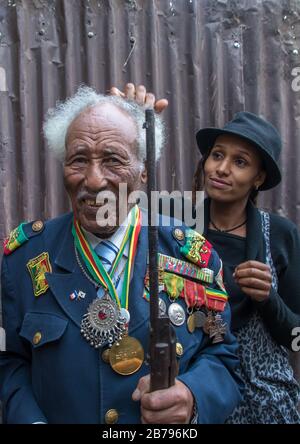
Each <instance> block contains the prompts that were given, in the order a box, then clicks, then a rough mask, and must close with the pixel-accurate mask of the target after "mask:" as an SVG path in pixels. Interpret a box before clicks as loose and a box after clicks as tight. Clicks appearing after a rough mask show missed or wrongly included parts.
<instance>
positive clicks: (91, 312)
mask: <svg viewBox="0 0 300 444" xmlns="http://www.w3.org/2000/svg"><path fill="white" fill-rule="evenodd" d="M128 217H129V216H128ZM130 218H131V220H130V221H128V222H129V223H128V227H127V229H126V233H125V235H124V238H123V240H122V243H121V246H120V248H119V252H118V254H117V256H116V258H115V260H114V263H113V266H112V269H111V271H110V274H108V273H107V271H106V269H105V267H104V266H103V264H102V262H101V260H100V258H99V257H98V256H97V254H96V253H95V251H94V250H93V249H92V248H91V246H90V244H89V243H88V242H87V240H86V239H85V237H84V235H83V232H82V230H81V228H80V225H79V223H78V221H77V220H76V218H75V217H74V221H73V227H72V233H73V236H74V242H75V247H76V249H77V250H78V251H79V253H80V255H81V257H82V258H83V260H84V262H85V265H86V267H87V269H88V270H89V272H90V274H91V275H92V277H93V279H94V280H95V281H96V282H97V284H100V286H102V287H104V289H105V294H104V296H103V297H102V298H99V297H98V298H97V299H95V300H94V301H93V302H92V303H91V304H90V305H89V307H88V311H87V313H86V314H85V315H84V316H83V318H82V321H81V333H82V335H83V336H84V338H85V339H86V340H87V341H88V342H89V343H90V345H91V346H93V347H95V348H99V347H101V346H102V345H104V344H106V343H108V345H109V347H111V346H112V344H113V343H114V342H116V345H119V341H121V339H122V337H123V335H124V333H125V332H126V330H127V327H128V323H129V321H130V314H129V311H128V295H129V282H130V275H131V267H132V265H133V262H134V256H135V252H136V247H137V241H138V237H139V233H140V229H141V212H140V210H139V208H138V207H137V206H135V207H134V208H133V209H132V211H131V213H130ZM127 242H129V254H128V260H127V263H126V266H125V273H124V282H123V287H122V290H121V294H120V295H118V293H117V290H116V285H115V284H114V282H113V277H114V273H115V271H116V269H117V266H118V264H119V262H120V260H121V258H122V256H123V253H124V250H125V247H126V245H127ZM76 249H75V251H76Z"/></svg>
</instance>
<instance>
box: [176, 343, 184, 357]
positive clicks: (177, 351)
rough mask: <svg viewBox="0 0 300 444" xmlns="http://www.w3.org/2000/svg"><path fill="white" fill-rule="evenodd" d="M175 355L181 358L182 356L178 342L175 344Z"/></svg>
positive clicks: (181, 348)
mask: <svg viewBox="0 0 300 444" xmlns="http://www.w3.org/2000/svg"><path fill="white" fill-rule="evenodd" d="M176 355H177V356H182V355H183V347H182V345H181V344H180V342H176Z"/></svg>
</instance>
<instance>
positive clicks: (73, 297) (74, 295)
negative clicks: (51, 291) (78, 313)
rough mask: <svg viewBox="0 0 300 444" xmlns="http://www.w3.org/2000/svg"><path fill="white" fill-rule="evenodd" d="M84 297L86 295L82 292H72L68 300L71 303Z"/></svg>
mask: <svg viewBox="0 0 300 444" xmlns="http://www.w3.org/2000/svg"><path fill="white" fill-rule="evenodd" d="M85 296H86V293H85V292H84V291H82V290H78V291H77V290H74V291H73V293H71V294H70V299H71V301H75V300H81V299H84V298H85Z"/></svg>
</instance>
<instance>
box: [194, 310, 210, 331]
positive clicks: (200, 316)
mask: <svg viewBox="0 0 300 444" xmlns="http://www.w3.org/2000/svg"><path fill="white" fill-rule="evenodd" d="M194 316H195V327H197V328H201V327H203V325H204V324H205V321H206V318H207V316H206V314H205V313H204V312H203V311H200V310H197V311H195V312H194Z"/></svg>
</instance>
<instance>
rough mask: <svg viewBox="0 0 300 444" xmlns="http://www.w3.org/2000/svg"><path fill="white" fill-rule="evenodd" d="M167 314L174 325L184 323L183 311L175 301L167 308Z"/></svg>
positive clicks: (177, 325)
mask: <svg viewBox="0 0 300 444" xmlns="http://www.w3.org/2000/svg"><path fill="white" fill-rule="evenodd" d="M168 315H169V318H170V321H171V322H172V324H174V325H175V326H176V327H179V326H180V325H182V324H184V321H185V312H184V310H183V308H182V307H181V305H179V304H177V302H173V303H172V304H171V305H170V306H169V308H168Z"/></svg>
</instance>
